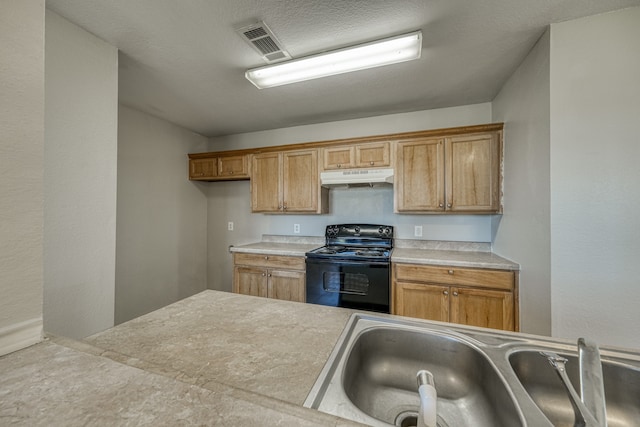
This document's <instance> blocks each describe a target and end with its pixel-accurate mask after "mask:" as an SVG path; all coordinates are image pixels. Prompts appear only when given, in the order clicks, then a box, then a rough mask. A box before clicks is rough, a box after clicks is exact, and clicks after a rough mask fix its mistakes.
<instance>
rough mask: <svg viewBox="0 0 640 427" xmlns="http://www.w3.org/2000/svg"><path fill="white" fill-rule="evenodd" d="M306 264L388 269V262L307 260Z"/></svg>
mask: <svg viewBox="0 0 640 427" xmlns="http://www.w3.org/2000/svg"><path fill="white" fill-rule="evenodd" d="M307 264H331V265H355V266H367V267H368V266H380V267H388V266H389V264H390V263H389V261H365V260H362V261H352V260H342V259H320V258H307Z"/></svg>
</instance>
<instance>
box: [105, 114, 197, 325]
mask: <svg viewBox="0 0 640 427" xmlns="http://www.w3.org/2000/svg"><path fill="white" fill-rule="evenodd" d="M118 125H119V126H118V206H117V215H118V216H117V231H116V287H115V299H116V311H115V321H116V323H121V322H124V321H126V320H129V319H132V318H134V317H137V316H140V315H142V314H145V313H148V312H150V311H153V310H156V309H158V308H161V307H164V306H165V305H168V304H171V303H173V302H175V301H177V300H179V299H182V298H186V297H188V296H190V295H193V294H195V293H197V292H200V291H202V290H204V289H206V287H207V285H206V283H207V270H206V269H207V267H206V263H207V198H206V194H205V193H206V186H205V185H204V184H199V183H193V182H190V181H189V180H188V175H187V173H188V160H187V153H190V152H198V151H204V150H205V148H206V143H207V139H206V138H205V137H203V136H201V135H198V134H195V133H193V132H191V131H188V130H186V129H183V128H180V127H178V126H175V125H173V124H171V123H168V122H166V121H164V120H160V119H157V118H154V117H151V116H149V115H147V114H144V113H141V112H139V111H137V110H133V109H131V108H127V107H125V106H121V107H120V110H119V119H118Z"/></svg>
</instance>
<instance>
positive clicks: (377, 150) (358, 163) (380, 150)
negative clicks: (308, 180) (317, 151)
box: [322, 142, 391, 170]
mask: <svg viewBox="0 0 640 427" xmlns="http://www.w3.org/2000/svg"><path fill="white" fill-rule="evenodd" d="M322 157H323V162H322V167H323V169H324V170H331V169H349V168H371V167H383V166H390V165H391V148H390V143H389V142H376V143H367V144H356V145H346V146H336V147H327V148H323V149H322Z"/></svg>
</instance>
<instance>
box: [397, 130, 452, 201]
mask: <svg viewBox="0 0 640 427" xmlns="http://www.w3.org/2000/svg"><path fill="white" fill-rule="evenodd" d="M395 173H396V178H395V180H394V181H395V184H394V185H395V202H396V211H397V212H432V211H444V188H445V187H444V139H442V138H437V139H420V140H415V141H409V142H399V143H398V146H397V153H396V172H395Z"/></svg>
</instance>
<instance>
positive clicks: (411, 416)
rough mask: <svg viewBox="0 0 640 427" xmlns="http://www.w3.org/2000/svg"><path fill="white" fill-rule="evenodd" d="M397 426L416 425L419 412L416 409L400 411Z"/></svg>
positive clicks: (410, 426)
mask: <svg viewBox="0 0 640 427" xmlns="http://www.w3.org/2000/svg"><path fill="white" fill-rule="evenodd" d="M395 425H396V426H397V427H416V426H417V425H418V413H417V412H416V411H405V412H400V413H399V414H398V416H397V417H396V422H395Z"/></svg>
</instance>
